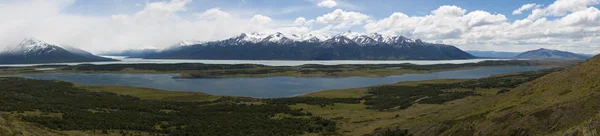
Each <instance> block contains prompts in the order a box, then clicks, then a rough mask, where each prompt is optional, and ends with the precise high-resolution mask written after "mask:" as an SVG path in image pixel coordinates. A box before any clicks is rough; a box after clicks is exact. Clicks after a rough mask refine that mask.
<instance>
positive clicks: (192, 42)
mask: <svg viewBox="0 0 600 136" xmlns="http://www.w3.org/2000/svg"><path fill="white" fill-rule="evenodd" d="M203 43H206V42H204V41H198V40H183V41H180V42H178V43H177V44H174V45H173V46H190V45H197V44H203ZM153 48H154V49H157V48H156V47H153ZM145 49H150V48H145Z"/></svg>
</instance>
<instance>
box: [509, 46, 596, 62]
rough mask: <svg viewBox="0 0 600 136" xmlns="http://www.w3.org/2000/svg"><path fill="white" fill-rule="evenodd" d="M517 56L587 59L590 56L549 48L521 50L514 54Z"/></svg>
mask: <svg viewBox="0 0 600 136" xmlns="http://www.w3.org/2000/svg"><path fill="white" fill-rule="evenodd" d="M516 57H517V58H527V59H587V58H590V57H588V56H584V55H580V54H575V53H571V52H566V51H559V50H550V49H544V48H540V49H537V50H531V51H526V52H523V53H521V54H519V55H517V56H516Z"/></svg>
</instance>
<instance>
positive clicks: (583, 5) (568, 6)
mask: <svg viewBox="0 0 600 136" xmlns="http://www.w3.org/2000/svg"><path fill="white" fill-rule="evenodd" d="M599 3H600V0H556V1H555V2H554V3H552V4H550V5H548V6H547V7H545V8H542V9H534V10H533V11H532V14H530V15H529V17H528V19H531V20H535V19H540V18H542V17H546V16H564V15H566V14H568V13H572V12H577V11H580V10H585V9H587V7H588V6H591V5H596V4H599Z"/></svg>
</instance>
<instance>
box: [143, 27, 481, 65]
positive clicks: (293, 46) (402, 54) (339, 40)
mask: <svg viewBox="0 0 600 136" xmlns="http://www.w3.org/2000/svg"><path fill="white" fill-rule="evenodd" d="M144 58H152V59H237V60H274V59H277V60H450V59H473V58H475V57H474V56H472V55H471V54H469V53H466V52H464V51H462V50H460V49H458V48H456V47H454V46H450V45H443V44H433V43H425V42H423V41H421V40H412V39H408V38H405V37H402V36H384V35H380V34H376V33H375V34H368V35H360V34H357V33H353V32H345V33H341V34H338V35H335V36H332V37H327V36H318V35H310V34H309V35H288V34H282V33H274V34H257V33H251V34H245V33H243V34H241V35H239V36H236V37H232V38H229V39H225V40H220V41H213V42H205V43H200V44H195V45H189V46H178V47H176V48H169V49H165V50H163V51H162V52H159V53H154V54H148V55H146V56H144Z"/></svg>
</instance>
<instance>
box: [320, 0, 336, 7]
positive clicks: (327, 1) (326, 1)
mask: <svg viewBox="0 0 600 136" xmlns="http://www.w3.org/2000/svg"><path fill="white" fill-rule="evenodd" d="M337 5H338V4H337V2H335V1H333V0H323V1H321V2H319V3H318V4H317V6H319V7H327V8H333V7H335V6H337Z"/></svg>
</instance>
